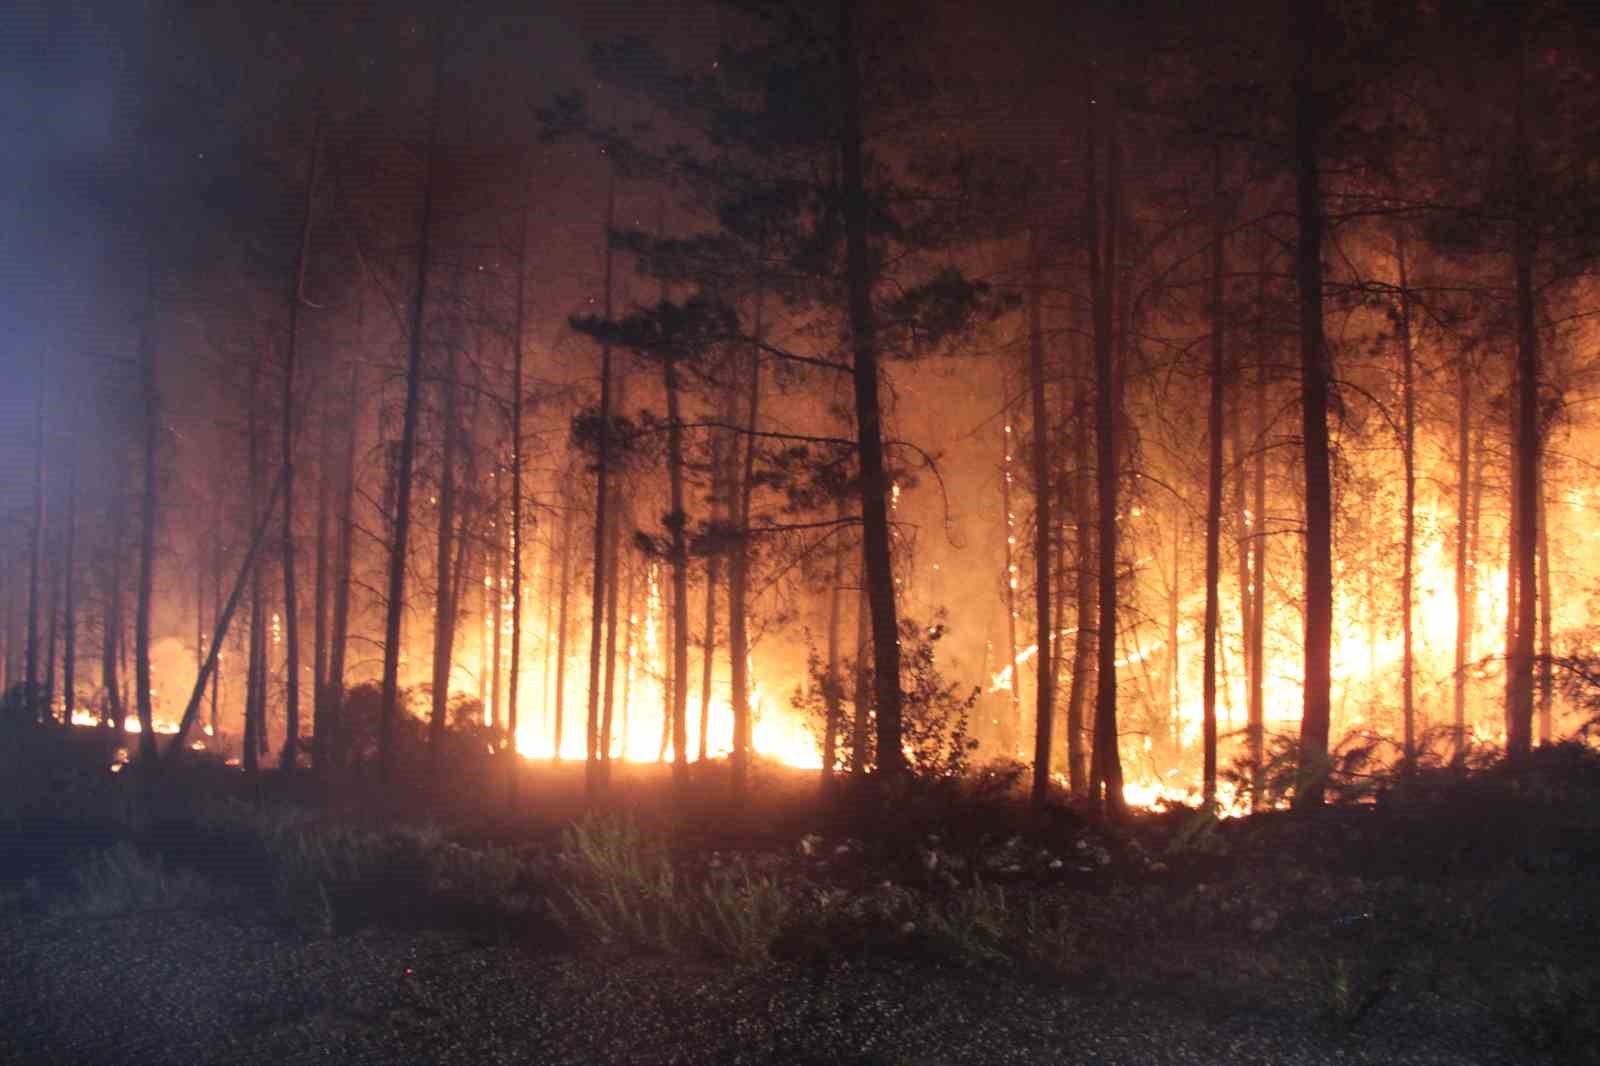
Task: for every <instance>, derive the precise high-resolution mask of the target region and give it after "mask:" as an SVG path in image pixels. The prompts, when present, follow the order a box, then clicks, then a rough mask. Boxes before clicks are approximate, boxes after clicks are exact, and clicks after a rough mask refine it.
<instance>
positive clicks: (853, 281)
mask: <svg viewBox="0 0 1600 1066" xmlns="http://www.w3.org/2000/svg"><path fill="white" fill-rule="evenodd" d="M857 16H858V12H857V10H856V5H855V3H854V2H853V0H840V2H839V66H840V68H841V73H842V79H841V104H842V109H841V121H840V124H839V130H840V146H839V147H840V152H839V156H840V193H841V196H842V199H843V202H844V228H845V291H846V293H847V294H848V298H849V318H850V343H851V353H852V355H853V357H854V358H853V378H854V384H855V414H856V453H857V461H858V463H859V471H858V472H859V475H860V479H861V539H862V558H863V562H864V564H865V567H866V587H867V600H868V603H869V604H870V605H871V608H872V664H873V685H874V696H875V697H876V698H875V701H874V703H875V707H874V709H875V711H876V712H877V733H878V736H877V742H878V743H877V771H878V774H879V775H880V776H881V777H883V778H885V779H893V778H896V777H898V776H900V775H901V773H902V772H903V771H904V770H905V752H904V751H903V750H902V749H901V742H900V736H901V724H900V699H901V696H900V625H899V621H898V619H897V617H896V606H895V594H894V567H893V562H892V559H891V556H890V544H889V509H888V495H889V480H888V474H887V473H886V472H885V470H884V457H883V430H882V422H883V413H882V408H881V406H880V404H879V400H878V387H879V383H878V349H877V339H876V324H875V322H874V312H873V307H872V289H873V276H872V266H871V249H870V248H869V247H868V244H867V241H868V227H869V223H870V221H871V204H870V202H869V200H868V197H867V190H866V184H865V178H864V176H863V173H862V154H863V148H862V141H863V133H862V120H861V69H860V62H861V56H860V45H859V42H858V41H857V37H856V34H857V29H858V27H857V25H856V20H857Z"/></svg>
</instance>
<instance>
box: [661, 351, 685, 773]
mask: <svg viewBox="0 0 1600 1066" xmlns="http://www.w3.org/2000/svg"><path fill="white" fill-rule="evenodd" d="M662 376H663V377H664V379H665V381H664V384H665V386H666V390H667V478H668V481H669V484H670V486H671V494H672V512H671V514H670V515H669V516H668V520H667V522H668V526H669V528H670V529H671V532H672V778H673V780H674V781H675V782H677V783H678V785H679V786H680V787H681V786H683V785H686V784H687V783H688V780H689V721H688V713H689V541H688V529H687V527H688V522H689V516H688V514H687V513H686V512H685V510H684V503H683V420H682V418H681V416H680V414H679V410H678V406H679V404H678V368H677V364H676V362H675V361H674V360H673V359H672V358H670V357H669V358H667V359H665V360H663V363H662Z"/></svg>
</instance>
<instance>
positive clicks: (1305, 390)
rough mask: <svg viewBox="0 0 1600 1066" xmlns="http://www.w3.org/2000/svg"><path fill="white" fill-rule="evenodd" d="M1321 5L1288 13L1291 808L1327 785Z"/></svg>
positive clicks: (1329, 518)
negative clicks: (1300, 626)
mask: <svg viewBox="0 0 1600 1066" xmlns="http://www.w3.org/2000/svg"><path fill="white" fill-rule="evenodd" d="M1322 16H1323V9H1322V2H1321V0H1300V2H1299V4H1298V7H1297V10H1296V21H1297V25H1296V29H1297V32H1298V37H1299V40H1298V47H1299V60H1298V65H1297V68H1296V71H1295V79H1294V138H1295V202H1296V209H1297V214H1298V216H1299V232H1298V238H1297V240H1296V242H1295V282H1296V284H1297V286H1298V288H1299V292H1300V403H1301V427H1302V428H1301V433H1302V438H1303V440H1304V447H1305V493H1306V582H1305V598H1306V636H1305V679H1306V684H1305V709H1304V712H1303V716H1302V718H1301V720H1300V772H1301V775H1302V780H1303V781H1304V784H1303V785H1302V786H1301V787H1300V788H1299V789H1297V790H1296V791H1295V797H1294V804H1295V806H1296V807H1300V808H1304V807H1313V806H1318V805H1320V804H1321V803H1322V797H1323V792H1324V789H1325V786H1326V784H1327V780H1326V779H1327V761H1328V733H1329V726H1330V722H1329V716H1330V711H1331V705H1330V701H1329V695H1330V691H1331V686H1332V640H1333V486H1332V481H1331V477H1330V473H1329V458H1328V380H1329V376H1330V372H1329V366H1328V351H1327V344H1326V341H1325V339H1324V337H1323V330H1322V230H1323V222H1324V219H1323V207H1322V188H1321V178H1320V167H1321V153H1322V138H1323V135H1324V130H1325V127H1326V124H1327V115H1326V108H1327V103H1326V100H1325V99H1324V96H1323V94H1322V92H1321V90H1320V88H1319V86H1318V85H1317V84H1316V72H1315V70H1314V67H1315V65H1316V56H1317V49H1318V47H1319V45H1320V41H1319V35H1320V32H1321V27H1322V21H1323V17H1322Z"/></svg>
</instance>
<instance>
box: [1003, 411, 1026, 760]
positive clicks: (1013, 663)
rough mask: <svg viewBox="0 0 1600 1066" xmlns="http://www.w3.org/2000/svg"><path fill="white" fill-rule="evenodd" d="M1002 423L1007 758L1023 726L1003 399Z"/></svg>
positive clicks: (1009, 432)
mask: <svg viewBox="0 0 1600 1066" xmlns="http://www.w3.org/2000/svg"><path fill="white" fill-rule="evenodd" d="M1001 417H1002V418H1004V419H1005V440H1004V442H1003V444H1002V447H1003V448H1004V449H1005V451H1004V452H1003V453H1002V456H1001V464H1002V465H1001V467H1000V509H1001V512H1002V517H1003V518H1004V519H1005V530H1006V589H1005V592H1006V595H1005V603H1006V678H1007V680H1006V715H1005V717H1004V718H1003V719H1002V720H1001V723H1000V737H999V740H1000V747H1001V748H1002V749H1003V750H1004V751H1005V753H1006V758H1008V759H1011V758H1015V757H1016V756H1017V754H1018V753H1017V730H1018V729H1019V728H1020V726H1021V724H1022V679H1021V678H1020V677H1018V676H1017V675H1018V674H1019V673H1020V672H1021V667H1019V666H1018V664H1017V584H1018V582H1017V574H1018V573H1019V570H1018V567H1017V521H1016V513H1015V512H1014V511H1013V510H1012V507H1011V461H1012V458H1013V457H1012V453H1011V446H1012V442H1013V440H1014V438H1015V434H1014V433H1013V432H1012V428H1011V402H1010V397H1009V396H1008V397H1007V398H1006V406H1005V410H1004V411H1003V412H1002V415H1001Z"/></svg>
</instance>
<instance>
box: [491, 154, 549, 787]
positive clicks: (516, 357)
mask: <svg viewBox="0 0 1600 1066" xmlns="http://www.w3.org/2000/svg"><path fill="white" fill-rule="evenodd" d="M527 167H528V170H527V173H526V174H525V175H524V177H523V187H524V188H525V189H526V191H527V195H526V196H525V197H524V199H523V201H522V219H521V223H520V225H519V226H518V228H517V309H516V320H515V324H514V326H513V327H512V328H513V332H512V336H511V652H510V654H511V662H510V670H509V676H508V678H507V686H508V687H507V690H506V736H507V738H508V739H507V743H506V752H507V757H508V759H509V760H510V764H511V767H512V777H511V787H512V789H513V794H514V793H515V789H516V782H517V778H516V773H515V771H516V766H517V728H518V726H519V725H520V724H521V723H520V722H519V720H518V711H519V710H520V707H519V697H520V695H521V693H520V692H519V689H520V688H521V686H522V365H523V348H522V337H523V333H524V332H525V329H526V323H525V319H526V317H527V279H528V216H529V215H530V214H531V213H532V212H533V156H532V154H531V153H530V154H529V156H528V163H527ZM495 597H496V600H495V602H496V603H497V604H499V603H501V602H502V601H503V600H504V595H503V593H501V592H500V590H498V589H496V590H495ZM499 632H500V622H499V620H498V612H497V620H496V622H495V634H496V636H495V639H496V641H498V640H499ZM548 648H549V645H548V642H547V643H546V654H547V655H548ZM496 656H497V659H498V652H497V653H496ZM548 673H549V671H548V670H546V674H548ZM497 698H498V697H497Z"/></svg>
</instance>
